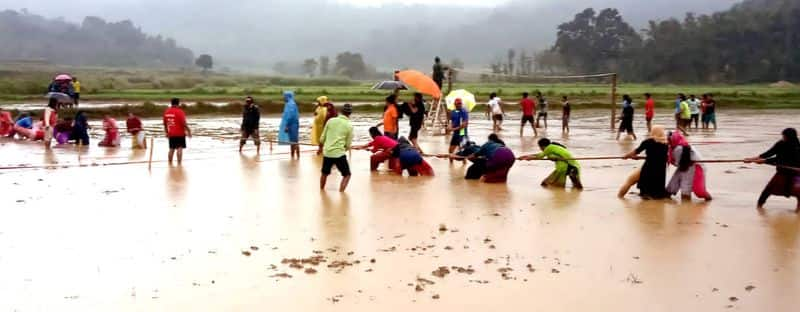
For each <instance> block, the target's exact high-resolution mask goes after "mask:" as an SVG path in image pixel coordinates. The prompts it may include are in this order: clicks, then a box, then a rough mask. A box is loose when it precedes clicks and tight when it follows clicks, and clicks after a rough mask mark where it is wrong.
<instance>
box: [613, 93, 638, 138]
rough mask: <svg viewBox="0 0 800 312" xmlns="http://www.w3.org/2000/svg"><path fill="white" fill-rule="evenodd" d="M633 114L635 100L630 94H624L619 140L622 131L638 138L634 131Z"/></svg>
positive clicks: (618, 133)
mask: <svg viewBox="0 0 800 312" xmlns="http://www.w3.org/2000/svg"><path fill="white" fill-rule="evenodd" d="M633 115H634V110H633V100H632V99H631V97H630V96H629V95H627V94H625V95H623V96H622V118H621V119H620V124H619V131H617V141H619V137H620V135H621V134H622V132H625V133H627V134H628V135H629V136H633V139H634V140H636V133H635V132H633Z"/></svg>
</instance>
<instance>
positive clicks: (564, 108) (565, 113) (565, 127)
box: [561, 95, 572, 134]
mask: <svg viewBox="0 0 800 312" xmlns="http://www.w3.org/2000/svg"><path fill="white" fill-rule="evenodd" d="M571 114H572V106H570V105H569V99H567V96H566V95H565V96H563V97H561V133H567V134H569V117H570V115H571Z"/></svg>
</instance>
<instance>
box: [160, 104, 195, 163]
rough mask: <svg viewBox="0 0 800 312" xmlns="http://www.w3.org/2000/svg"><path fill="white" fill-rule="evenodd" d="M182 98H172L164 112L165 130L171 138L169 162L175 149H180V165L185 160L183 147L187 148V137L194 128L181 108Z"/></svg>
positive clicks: (169, 138) (190, 135) (168, 137)
mask: <svg viewBox="0 0 800 312" xmlns="http://www.w3.org/2000/svg"><path fill="white" fill-rule="evenodd" d="M180 104H181V100H180V99H177V98H175V99H172V101H171V106H170V108H167V110H166V111H165V112H164V132H165V133H166V134H167V139H168V140H169V158H168V159H169V164H170V165H172V157H173V155H174V154H175V150H177V151H178V165H180V164H181V161H183V149H184V148H186V137H187V136H188V137H192V130H191V129H189V126H188V125H187V124H186V114H185V113H184V112H183V110H182V109H181V108H180Z"/></svg>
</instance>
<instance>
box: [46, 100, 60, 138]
mask: <svg viewBox="0 0 800 312" xmlns="http://www.w3.org/2000/svg"><path fill="white" fill-rule="evenodd" d="M57 108H58V99H56V98H50V101H49V102H48V103H47V107H45V109H44V116H43V118H42V122H43V123H44V147H45V148H48V149H49V148H50V144H51V141H52V140H53V127H55V126H56V122H58V112H57V111H56V109H57Z"/></svg>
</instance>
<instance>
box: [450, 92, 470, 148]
mask: <svg viewBox="0 0 800 312" xmlns="http://www.w3.org/2000/svg"><path fill="white" fill-rule="evenodd" d="M454 103H455V104H454V105H455V109H454V110H453V111H452V112H450V126H449V127H448V129H447V130H448V131H449V132H451V133H453V135H452V137H450V148H449V154H452V153H453V152H455V151H456V149H458V147H459V146H461V144H462V143H465V142H464V141H465V140H467V127H468V126H469V112H467V110H466V109H464V107H463V102H462V101H461V99H456V100H455V102H454ZM450 162H451V163H452V162H453V159H452V158H451V159H450Z"/></svg>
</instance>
